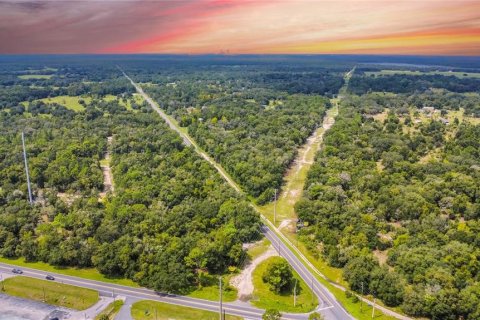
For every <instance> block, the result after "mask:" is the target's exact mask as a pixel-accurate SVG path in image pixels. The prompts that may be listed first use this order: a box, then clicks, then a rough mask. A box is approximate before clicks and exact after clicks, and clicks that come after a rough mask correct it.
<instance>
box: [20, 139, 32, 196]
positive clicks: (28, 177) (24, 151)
mask: <svg viewBox="0 0 480 320" xmlns="http://www.w3.org/2000/svg"><path fill="white" fill-rule="evenodd" d="M22 146H23V160H24V162H25V173H26V174H27V188H28V200H29V202H30V204H33V199H32V188H31V187H30V175H29V174H28V162H27V151H26V150H25V135H24V133H23V131H22Z"/></svg>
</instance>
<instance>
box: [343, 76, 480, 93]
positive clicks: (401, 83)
mask: <svg viewBox="0 0 480 320" xmlns="http://www.w3.org/2000/svg"><path fill="white" fill-rule="evenodd" d="M431 88H437V89H446V90H448V91H451V92H459V93H463V92H477V93H478V92H480V79H479V78H465V79H461V78H458V77H456V76H453V75H452V76H446V75H405V74H393V75H380V76H375V75H371V76H364V75H363V76H362V73H360V74H355V75H354V76H353V77H352V78H351V79H350V83H349V90H350V92H352V93H354V94H364V93H367V92H371V91H378V92H383V91H386V92H394V93H415V92H424V91H427V90H429V89H431Z"/></svg>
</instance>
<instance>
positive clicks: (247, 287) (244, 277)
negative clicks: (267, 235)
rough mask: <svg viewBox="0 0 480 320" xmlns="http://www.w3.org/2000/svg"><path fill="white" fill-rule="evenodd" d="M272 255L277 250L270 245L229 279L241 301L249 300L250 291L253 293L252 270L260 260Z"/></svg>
mask: <svg viewBox="0 0 480 320" xmlns="http://www.w3.org/2000/svg"><path fill="white" fill-rule="evenodd" d="M273 256H278V253H277V251H276V250H275V249H274V248H273V246H272V245H270V246H269V247H268V249H267V251H265V252H264V253H262V254H261V255H259V256H258V257H256V258H255V259H254V260H252V261H251V262H250V263H249V264H248V265H247V266H246V267H245V269H243V270H242V272H241V273H240V274H239V275H237V276H235V277H233V278H232V279H230V284H231V285H232V286H234V287H235V288H237V290H238V299H239V300H242V301H248V300H250V298H251V296H252V293H253V279H252V273H253V270H255V268H256V267H257V266H258V265H259V264H260V263H261V262H262V261H265V260H266V259H268V258H270V257H273Z"/></svg>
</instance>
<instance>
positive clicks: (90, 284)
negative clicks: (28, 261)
mask: <svg viewBox="0 0 480 320" xmlns="http://www.w3.org/2000/svg"><path fill="white" fill-rule="evenodd" d="M13 268H18V267H17V266H14V265H9V264H6V263H0V272H2V273H11V270H12V269H13ZM21 269H22V271H23V274H22V276H26V277H32V278H37V279H45V276H46V275H47V274H50V275H53V276H54V277H55V280H54V281H56V282H60V283H64V284H70V285H74V286H79V287H83V288H89V289H93V290H97V291H98V292H100V294H101V295H104V296H112V295H114V296H118V295H121V296H124V297H126V298H127V299H128V298H132V299H134V300H154V301H159V302H165V303H169V304H174V305H179V306H185V307H191V308H197V309H203V310H209V311H213V312H218V311H219V303H218V302H215V301H207V300H202V299H196V298H190V297H185V296H178V295H174V294H167V293H160V292H156V291H154V290H150V289H146V288H134V287H128V286H122V285H118V284H112V283H107V282H101V281H95V280H88V279H83V278H78V277H72V276H67V275H62V274H58V273H52V272H48V273H47V272H44V271H41V270H36V269H31V268H21ZM223 309H224V310H225V313H227V314H231V315H236V316H241V317H244V318H245V319H255V320H256V319H261V318H262V315H263V313H264V310H262V309H258V308H255V307H252V306H250V305H249V304H248V303H242V302H228V303H225V302H224V303H223ZM282 319H285V320H303V319H308V314H287V313H284V314H283V318H282Z"/></svg>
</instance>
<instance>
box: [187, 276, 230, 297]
mask: <svg viewBox="0 0 480 320" xmlns="http://www.w3.org/2000/svg"><path fill="white" fill-rule="evenodd" d="M232 276H234V275H233V274H229V275H226V276H223V284H224V285H223V293H222V299H223V301H225V302H231V301H235V300H237V289H235V288H233V287H231V286H230V285H227V284H228V283H229V282H230V278H231V277H232ZM219 294H220V292H219V287H218V280H216V281H215V282H214V284H212V285H211V286H205V287H201V288H197V289H196V290H195V291H192V292H190V293H189V294H188V296H189V297H192V298H198V299H205V300H210V301H220V299H219V298H220V296H219Z"/></svg>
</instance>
